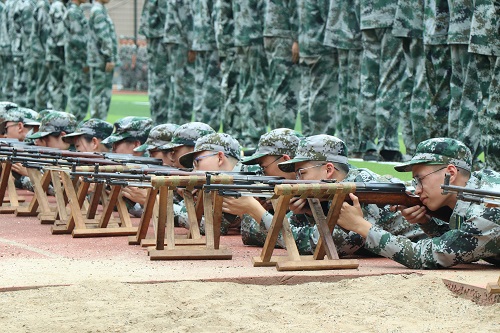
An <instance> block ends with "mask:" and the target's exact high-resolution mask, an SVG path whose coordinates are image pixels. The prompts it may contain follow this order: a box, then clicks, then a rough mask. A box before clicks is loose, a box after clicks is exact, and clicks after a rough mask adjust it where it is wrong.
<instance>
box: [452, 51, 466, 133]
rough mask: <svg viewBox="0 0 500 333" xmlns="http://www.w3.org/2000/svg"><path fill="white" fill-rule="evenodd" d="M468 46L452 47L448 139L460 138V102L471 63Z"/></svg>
mask: <svg viewBox="0 0 500 333" xmlns="http://www.w3.org/2000/svg"><path fill="white" fill-rule="evenodd" d="M467 48H468V45H467V44H452V45H450V55H451V78H450V92H451V98H450V113H449V115H448V137H450V138H458V122H459V118H460V101H461V100H462V91H463V87H464V82H465V75H466V73H467V64H468V63H469V52H468V51H467Z"/></svg>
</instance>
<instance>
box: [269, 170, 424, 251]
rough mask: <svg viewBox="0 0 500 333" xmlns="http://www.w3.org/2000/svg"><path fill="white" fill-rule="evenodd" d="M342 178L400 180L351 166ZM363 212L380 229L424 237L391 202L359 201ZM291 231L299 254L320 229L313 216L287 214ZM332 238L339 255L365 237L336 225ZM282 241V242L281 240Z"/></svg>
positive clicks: (315, 240) (307, 248) (310, 246)
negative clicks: (389, 203)
mask: <svg viewBox="0 0 500 333" xmlns="http://www.w3.org/2000/svg"><path fill="white" fill-rule="evenodd" d="M342 182H396V183H399V182H401V181H400V180H398V179H397V178H392V179H388V178H386V177H382V176H380V175H377V174H376V173H374V172H372V171H370V170H368V169H363V168H360V169H356V168H351V169H350V171H349V173H348V174H347V176H346V178H345V179H344V180H343V181H342ZM362 210H363V216H364V218H365V219H366V220H367V221H369V222H370V223H371V224H373V225H374V226H376V227H377V228H379V229H380V230H387V231H388V232H391V233H393V234H397V235H401V236H404V237H405V238H407V239H412V240H414V241H417V240H420V239H422V238H426V237H427V236H426V235H425V233H424V232H423V231H422V230H421V229H420V227H419V226H417V225H412V224H410V223H409V222H408V221H406V220H405V219H404V218H403V217H402V215H401V213H400V212H391V211H390V206H389V205H387V206H384V207H378V206H377V205H374V204H367V205H362ZM270 218H271V219H272V215H271V216H270V214H266V215H264V217H263V219H262V221H261V224H262V223H263V224H264V226H266V228H268V227H269V226H270V225H271V220H270ZM288 218H289V220H290V224H291V228H292V233H293V236H294V238H295V242H296V244H297V247H298V248H299V251H300V252H301V253H302V254H308V253H313V252H314V249H315V248H316V244H317V243H318V239H319V232H318V229H317V226H316V224H315V223H314V219H313V218H312V217H311V216H309V215H305V214H303V215H299V216H294V215H293V214H292V213H289V214H288ZM332 236H333V241H334V242H335V246H336V247H337V251H338V254H339V255H340V256H346V255H349V254H353V253H354V252H356V251H357V250H359V249H361V248H362V247H363V246H364V244H365V241H364V239H363V237H361V236H360V235H359V234H356V233H354V232H346V231H344V230H342V229H341V228H339V227H335V229H334V231H333V234H332ZM280 245H281V244H280Z"/></svg>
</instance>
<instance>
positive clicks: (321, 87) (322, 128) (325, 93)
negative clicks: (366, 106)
mask: <svg viewBox="0 0 500 333" xmlns="http://www.w3.org/2000/svg"><path fill="white" fill-rule="evenodd" d="M300 66H301V71H302V76H301V83H300V90H301V92H300V102H299V103H300V105H301V106H299V108H300V110H301V115H300V118H301V123H302V133H303V134H304V135H306V136H309V135H316V134H330V135H334V134H335V127H336V126H335V120H336V118H337V114H338V110H337V106H338V103H337V98H338V55H337V50H335V51H332V52H331V53H329V54H323V55H318V56H316V57H301V58H300Z"/></svg>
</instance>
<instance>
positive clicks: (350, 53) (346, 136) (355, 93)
mask: <svg viewBox="0 0 500 333" xmlns="http://www.w3.org/2000/svg"><path fill="white" fill-rule="evenodd" d="M361 53H362V50H343V49H338V59H339V93H338V98H339V112H338V113H339V116H340V120H339V122H340V123H341V126H340V131H339V130H338V132H339V133H342V140H344V142H345V143H346V145H347V151H348V152H349V153H350V154H353V153H358V149H359V135H360V133H359V121H358V119H357V115H358V112H359V104H358V103H359V89H360V80H359V79H360V72H361V70H360V66H361Z"/></svg>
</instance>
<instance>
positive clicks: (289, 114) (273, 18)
mask: <svg viewBox="0 0 500 333" xmlns="http://www.w3.org/2000/svg"><path fill="white" fill-rule="evenodd" d="M298 19H299V18H298V14H297V1H296V0H285V1H281V0H266V15H265V19H264V49H265V51H266V56H267V63H268V65H269V78H268V85H267V86H268V94H267V114H268V117H269V125H270V127H271V128H273V129H274V128H282V127H286V128H290V129H294V128H295V119H296V118H297V113H298V94H299V89H300V87H299V85H300V72H299V68H298V66H297V63H298V61H299V44H298V30H299V26H298Z"/></svg>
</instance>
